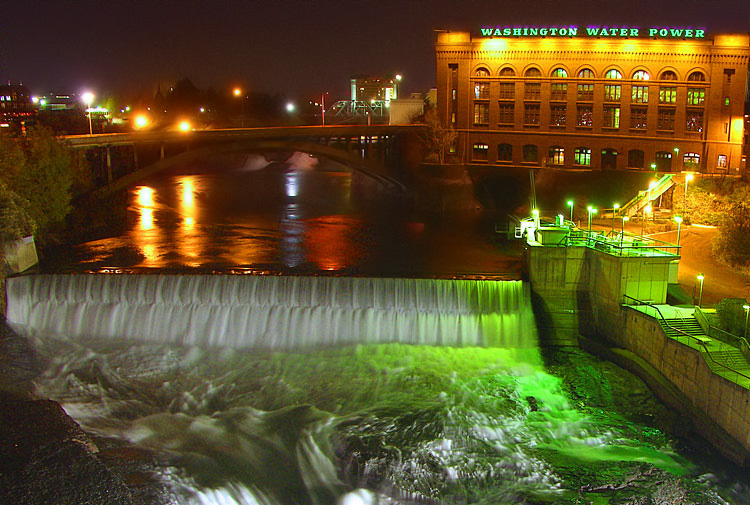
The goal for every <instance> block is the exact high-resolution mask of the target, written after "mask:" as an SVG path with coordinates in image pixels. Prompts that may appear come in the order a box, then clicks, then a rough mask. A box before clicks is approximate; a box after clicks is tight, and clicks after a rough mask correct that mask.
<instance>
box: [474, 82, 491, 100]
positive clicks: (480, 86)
mask: <svg viewBox="0 0 750 505" xmlns="http://www.w3.org/2000/svg"><path fill="white" fill-rule="evenodd" d="M474 98H475V99H477V100H489V98H490V83H489V82H475V83H474Z"/></svg>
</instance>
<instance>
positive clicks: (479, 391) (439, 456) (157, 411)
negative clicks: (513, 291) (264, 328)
mask: <svg viewBox="0 0 750 505" xmlns="http://www.w3.org/2000/svg"><path fill="white" fill-rule="evenodd" d="M308 161H309V160H305V159H304V158H303V159H302V160H300V161H298V162H296V164H292V165H288V164H278V165H271V166H268V167H264V168H260V169H259V167H257V166H246V167H245V168H244V169H239V170H235V171H232V172H228V173H185V174H179V175H177V174H176V175H170V176H164V177H160V178H155V179H153V180H149V181H144V182H143V183H142V184H141V185H139V186H137V187H134V188H132V189H131V190H130V192H129V196H128V208H127V212H126V215H127V223H126V225H125V227H124V228H123V231H121V232H118V233H117V234H114V235H113V236H109V237H106V238H101V239H99V240H96V241H93V242H88V243H85V244H79V245H77V246H75V247H72V248H69V249H66V250H65V252H64V253H63V252H61V251H62V250H57V251H56V252H55V253H54V254H48V256H47V258H46V260H45V265H44V268H45V269H47V270H87V271H95V272H119V273H120V274H121V275H125V274H127V272H147V271H148V272H151V271H169V272H172V273H173V272H175V271H177V272H192V273H208V272H211V273H214V274H232V273H234V274H247V273H252V274H258V275H260V274H279V273H282V274H285V275H337V276H362V277H373V278H376V277H401V276H403V277H417V278H420V277H421V278H459V279H475V278H490V279H514V278H518V276H519V260H518V253H517V246H514V245H508V244H505V243H504V242H502V241H498V239H497V238H496V237H495V236H494V234H493V233H492V227H491V222H492V220H491V219H487V217H486V216H482V215H481V214H471V215H463V216H443V215H419V214H415V213H413V212H411V211H410V209H409V208H408V206H404V205H402V204H401V203H399V202H398V201H394V200H386V201H379V200H378V199H377V198H376V197H375V198H365V199H363V200H358V199H357V198H355V197H353V194H355V193H357V192H356V191H353V190H352V188H353V184H355V185H356V180H355V182H354V183H353V182H352V181H353V178H352V177H351V174H350V173H348V172H340V171H332V172H324V171H320V170H316V169H315V168H314V166H313V165H312V164H308ZM251 168H252V169H251ZM488 223H489V224H488ZM527 301H528V300H527ZM302 326H304V325H302ZM524 333H525V334H524V335H522V336H519V338H518V339H516V340H515V341H516V342H519V341H520V342H522V345H517V344H514V345H513V346H496V347H474V346H464V347H456V346H440V347H438V346H425V345H405V344H399V343H396V342H391V343H366V342H365V343H359V344H346V345H337V346H324V347H320V346H299V347H298V348H291V349H284V350H258V349H246V348H242V346H233V347H206V346H201V345H184V344H183V345H179V344H175V343H161V342H159V340H160V339H159V335H153V338H150V339H149V340H150V341H149V342H145V341H138V342H136V341H132V340H127V341H124V340H102V339H77V340H71V339H66V338H52V337H49V336H35V337H34V338H33V343H34V346H35V349H36V350H37V352H38V353H39V354H40V355H41V356H42V357H43V359H44V361H45V362H46V363H47V367H46V371H45V372H44V373H43V375H42V376H41V377H39V378H38V379H37V381H36V389H37V392H38V393H39V394H40V395H42V396H46V397H50V398H52V399H55V400H57V401H59V402H60V403H61V404H62V405H63V406H64V408H65V409H66V411H67V412H68V413H69V415H71V416H72V417H73V418H74V419H76V420H77V421H78V422H79V423H80V424H81V425H82V426H83V427H84V429H86V430H87V431H88V432H90V433H92V434H94V435H95V436H96V437H97V440H98V442H99V444H100V446H101V447H103V448H104V449H103V453H104V454H110V455H113V456H112V457H111V463H112V464H113V465H114V466H115V467H117V466H118V465H119V466H120V467H121V470H120V471H121V472H122V473H123V474H125V475H126V476H130V477H129V479H128V481H129V482H137V483H136V484H133V485H132V488H133V492H134V493H136V495H139V496H141V498H142V499H143V501H151V502H162V503H188V504H205V505H208V504H243V505H244V504H264V505H266V504H267V505H271V504H274V505H286V504H308V503H313V504H334V503H340V504H346V505H358V504H375V503H381V504H403V505H407V504H416V503H434V504H438V503H446V504H447V503H467V504H468V503H486V504H504V503H524V504H541V503H560V504H579V503H592V504H605V503H611V504H633V505H636V504H638V505H640V504H652V503H653V504H656V503H658V504H678V503H680V504H684V503H695V504H726V503H732V504H734V503H737V504H742V503H750V498H748V497H749V496H750V479H748V477H747V476H746V475H745V474H743V472H742V471H740V470H738V469H735V468H734V467H732V465H730V464H727V463H726V462H724V461H722V460H721V459H720V458H718V457H716V456H714V455H712V454H711V451H710V450H709V449H708V448H707V446H706V445H705V444H703V443H701V442H700V441H698V440H689V439H685V438H679V437H677V436H675V435H674V434H672V431H673V428H675V427H679V426H680V424H681V421H680V419H677V418H675V416H674V415H673V414H671V413H670V412H668V411H667V409H665V408H664V407H663V406H662V405H660V404H659V403H658V402H657V401H656V400H655V399H654V398H653V395H651V393H650V392H649V390H648V389H647V388H646V387H645V385H643V383H642V382H640V381H639V380H638V379H636V378H635V377H633V376H632V375H630V374H628V373H626V372H624V371H622V370H620V369H618V368H617V367H615V366H614V365H611V364H609V363H606V362H603V361H601V360H598V359H596V358H594V357H592V356H590V355H588V354H586V353H584V352H582V351H579V350H574V349H557V350H544V349H540V348H539V347H538V346H537V345H536V335H535V332H534V331H533V330H529V331H524ZM292 337H293V338H296V339H298V340H299V341H300V342H304V341H305V329H304V327H303V328H300V329H299V332H298V334H297V335H293V336H292ZM395 337H396V338H397V337H398V336H395ZM677 431H679V430H677ZM125 449H129V450H131V449H132V450H134V451H138V452H137V453H138V454H140V455H141V456H139V457H137V458H135V460H137V461H136V462H133V461H132V458H128V457H122V456H118V454H119V455H122V454H131V455H132V454H133V453H132V452H125ZM144 461H145V463H144ZM134 467H135V468H134ZM136 474H137V475H139V476H141V477H140V478H139V479H135V478H133V477H132V476H133V475H136ZM144 475H145V476H146V477H143V476H144Z"/></svg>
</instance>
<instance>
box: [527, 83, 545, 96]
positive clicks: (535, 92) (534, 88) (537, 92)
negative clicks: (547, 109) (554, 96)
mask: <svg viewBox="0 0 750 505" xmlns="http://www.w3.org/2000/svg"><path fill="white" fill-rule="evenodd" d="M541 97H542V85H541V83H538V82H527V83H525V88H524V94H523V98H524V100H539V99H541Z"/></svg>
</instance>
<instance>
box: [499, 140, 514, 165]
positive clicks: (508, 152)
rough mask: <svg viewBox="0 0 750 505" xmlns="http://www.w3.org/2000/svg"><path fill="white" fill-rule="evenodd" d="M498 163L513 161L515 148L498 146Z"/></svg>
mask: <svg viewBox="0 0 750 505" xmlns="http://www.w3.org/2000/svg"><path fill="white" fill-rule="evenodd" d="M497 161H513V146H512V145H510V144H498V145H497Z"/></svg>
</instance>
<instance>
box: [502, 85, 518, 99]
mask: <svg viewBox="0 0 750 505" xmlns="http://www.w3.org/2000/svg"><path fill="white" fill-rule="evenodd" d="M515 96H516V83H514V82H501V83H500V100H513V99H514V98H515Z"/></svg>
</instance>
